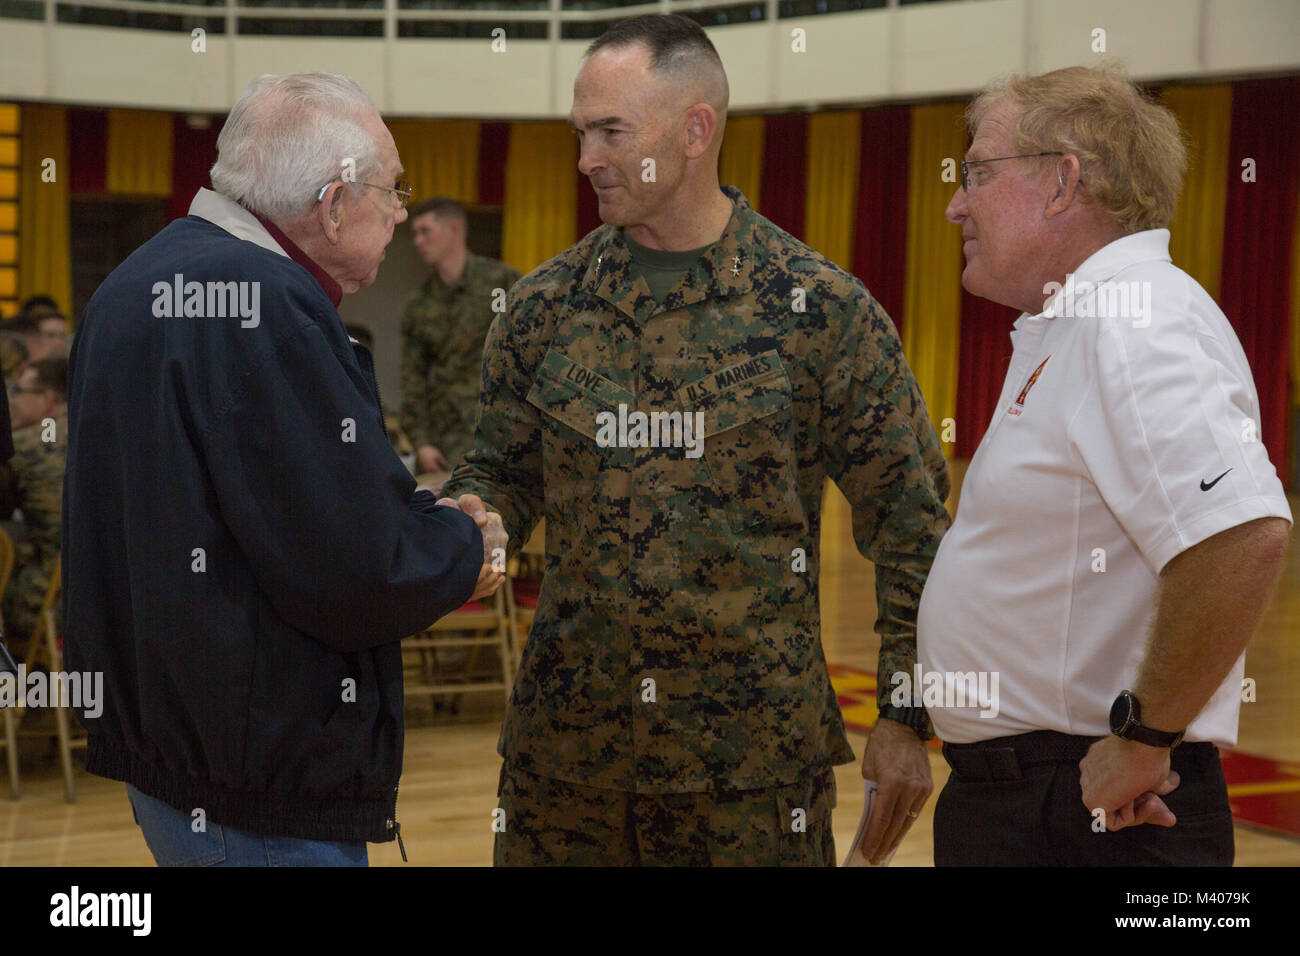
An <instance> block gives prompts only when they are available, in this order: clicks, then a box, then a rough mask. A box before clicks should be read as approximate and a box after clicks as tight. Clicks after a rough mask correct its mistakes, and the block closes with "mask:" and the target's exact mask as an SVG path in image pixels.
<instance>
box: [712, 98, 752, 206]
mask: <svg viewBox="0 0 1300 956" xmlns="http://www.w3.org/2000/svg"><path fill="white" fill-rule="evenodd" d="M718 182H720V183H721V184H722V185H724V186H735V187H736V188H737V189H739V190H740V191H741V192H742V193H744V194H745V198H746V199H748V200H749V204H750V205H751V206H753V207H754V208H755V209H758V193H759V190H760V189H761V188H762V186H763V117H761V116H731V117H728V118H727V127H726V129H724V130H723V131H722V152H721V154H720V155H719V156H718Z"/></svg>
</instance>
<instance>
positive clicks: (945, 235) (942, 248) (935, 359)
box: [903, 103, 974, 458]
mask: <svg viewBox="0 0 1300 956" xmlns="http://www.w3.org/2000/svg"><path fill="white" fill-rule="evenodd" d="M964 109H965V104H964V103H935V104H930V105H926V106H917V107H913V109H912V145H911V152H910V157H909V163H908V186H907V276H906V280H905V286H904V296H903V352H904V353H905V354H906V356H907V361H908V364H909V365H911V367H912V372H913V373H914V374H915V375H916V381H917V384H918V385H919V386H920V387H921V393H922V394H923V395H924V396H925V404H926V407H927V408H928V410H929V412H930V419H931V421H933V422H934V427H935V429H936V430H937V431H940V432H942V431H943V420H944V419H945V418H953V419H954V420H956V418H957V367H958V359H957V354H958V350H959V349H960V346H961V335H960V322H961V262H962V258H961V230H960V229H958V228H957V227H956V226H954V225H953V224H952V223H950V222H948V220H946V219H945V218H944V217H943V211H944V209H945V208H946V207H947V205H948V201H949V200H950V199H952V194H953V190H954V189H956V188H957V186H956V184H955V183H950V182H945V181H944V180H943V177H942V175H941V174H942V172H943V169H944V161H945V160H949V159H951V160H954V161H957V160H960V159H961V157H962V156H964V155H965V154H966V127H965V124H964V123H963V122H962V111H963V110H964ZM963 426H964V427H966V428H970V427H973V426H974V422H962V421H959V420H958V421H957V427H958V428H961V427H963ZM954 448H955V445H953V444H944V445H943V449H944V453H945V454H946V455H948V457H950V458H951V457H952V453H953V449H954Z"/></svg>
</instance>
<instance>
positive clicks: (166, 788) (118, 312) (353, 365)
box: [63, 73, 505, 866]
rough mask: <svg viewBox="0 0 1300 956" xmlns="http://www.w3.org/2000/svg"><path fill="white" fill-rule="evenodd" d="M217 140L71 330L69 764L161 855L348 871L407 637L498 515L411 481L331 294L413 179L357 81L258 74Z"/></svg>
mask: <svg viewBox="0 0 1300 956" xmlns="http://www.w3.org/2000/svg"><path fill="white" fill-rule="evenodd" d="M218 152H219V157H218V160H217V163H216V165H215V166H213V168H212V184H213V189H212V190H207V189H202V190H200V191H199V193H198V195H197V196H196V197H195V199H194V202H193V204H192V205H191V207H190V215H189V216H188V217H187V218H185V219H181V220H177V221H176V222H173V223H172V224H171V225H169V226H168V227H167V228H166V229H164V230H163V231H162V232H160V233H159V234H158V235H156V236H154V238H152V239H151V240H149V241H148V242H147V243H145V244H144V245H143V246H141V247H140V248H139V249H137V250H136V251H135V252H134V253H133V254H132V255H131V256H130V257H129V258H128V259H127V260H126V261H125V262H124V263H122V265H121V266H119V267H118V268H117V269H116V270H114V272H113V273H112V275H110V276H109V277H108V279H106V280H105V281H104V284H103V285H101V286H100V288H99V290H98V291H97V292H96V293H95V296H94V298H92V299H91V301H90V304H89V305H88V306H87V308H86V310H85V314H84V316H83V318H82V321H81V325H80V328H79V330H78V333H77V337H76V340H75V342H74V343H73V348H72V356H71V364H70V372H69V375H70V389H69V396H68V418H69V432H70V434H69V437H68V441H69V448H68V470H67V478H66V481H65V484H64V502H63V507H64V514H65V530H64V536H63V575H64V611H65V621H66V635H65V637H66V649H67V666H68V667H69V669H72V670H76V671H100V672H102V673H103V675H104V689H105V693H104V698H105V700H104V705H103V712H102V714H101V715H100V716H99V717H98V718H96V719H93V720H90V719H87V720H85V721H84V722H85V724H86V727H87V730H88V732H89V746H88V749H87V756H86V763H87V768H88V769H89V770H90V771H91V772H92V773H96V774H99V775H101V776H105V777H109V778H111V779H114V780H123V781H125V782H126V783H127V786H128V795H129V796H130V799H131V803H132V807H133V810H134V813H135V818H136V821H137V822H138V823H139V824H140V826H141V828H142V829H143V831H144V835H145V839H146V842H147V843H148V845H149V848H150V850H151V851H152V852H153V855H154V858H155V859H156V860H157V861H158V863H159V864H160V865H212V864H225V865H232V864H234V865H238V864H248V865H262V866H266V865H280V864H286V865H293V864H325V865H328V864H337V865H365V863H366V847H365V844H366V842H385V841H389V840H392V839H394V837H397V838H398V839H399V842H400V831H399V827H398V824H397V821H396V816H397V814H396V808H397V783H398V778H399V776H400V774H401V767H402V737H403V727H402V667H401V648H400V645H399V641H400V640H401V638H402V637H403V636H404V635H407V634H411V633H414V632H416V631H419V630H421V629H422V628H424V627H425V626H427V625H428V624H430V623H431V622H433V621H434V620H436V619H437V618H439V617H440V616H442V615H444V614H446V613H447V612H449V611H452V610H454V609H455V608H457V607H459V606H460V605H461V604H463V603H464V602H465V601H467V600H469V599H470V598H471V597H473V598H479V597H485V596H487V595H489V594H491V593H493V592H494V591H495V590H496V588H497V587H498V586H499V585H500V582H501V577H502V576H501V575H500V574H497V573H495V572H494V571H493V569H492V563H493V562H491V561H490V555H491V553H492V550H493V549H494V548H497V547H504V545H505V541H504V532H503V531H501V530H500V526H499V519H497V520H495V521H493V520H492V519H496V516H495V515H493V516H491V518H489V516H488V515H487V514H486V513H475V514H466V513H464V512H463V511H462V510H461V509H459V508H447V507H440V506H438V505H436V503H435V499H434V497H433V496H432V495H431V494H429V493H428V492H425V491H417V490H416V486H415V482H414V480H413V479H412V478H411V477H410V475H409V474H408V473H407V471H406V469H405V468H404V467H403V465H402V463H401V461H400V460H399V459H398V457H397V456H396V454H394V452H393V450H392V447H391V445H390V444H389V442H388V436H387V433H386V431H385V428H384V421H383V415H382V412H381V410H380V399H379V392H378V386H377V384H376V381H375V376H374V371H373V363H372V361H371V357H370V353H369V352H368V351H367V350H366V349H365V348H364V347H362V346H360V345H357V344H355V343H353V342H351V341H350V340H349V337H348V335H347V333H346V332H345V331H344V328H343V322H342V321H341V319H340V318H339V314H338V312H337V308H338V305H339V302H340V301H341V299H342V297H343V295H344V294H345V293H350V292H356V291H357V290H358V289H362V288H365V287H366V286H368V285H370V283H371V282H373V281H374V279H375V274H376V272H377V270H378V268H379V263H380V261H381V260H382V259H383V257H384V247H385V246H387V245H388V243H389V241H390V240H391V239H392V237H393V228H394V226H395V225H396V224H397V223H399V222H401V221H403V220H404V219H405V218H406V211H405V205H406V200H407V199H408V198H409V195H410V187H409V186H408V185H407V184H406V183H404V182H401V181H400V180H399V179H398V176H399V175H400V174H401V172H402V167H401V162H400V160H399V158H398V155H397V149H396V146H395V145H394V143H393V138H392V136H391V135H390V134H389V132H388V130H387V129H386V128H385V127H384V124H383V122H382V120H381V119H380V117H379V114H378V112H377V110H376V109H375V105H374V103H373V101H372V100H371V99H370V97H369V96H368V95H367V94H366V93H365V91H364V90H362V89H361V87H360V86H358V85H357V84H356V83H355V82H353V81H352V80H350V79H348V78H346V77H342V76H337V75H333V74H320V73H316V74H294V75H287V76H263V77H260V78H259V79H257V80H254V81H253V82H252V83H251V84H250V85H249V87H248V89H247V90H246V91H245V93H244V95H243V96H242V97H241V98H240V100H239V102H238V103H237V104H236V105H235V107H234V109H233V110H232V111H231V114H230V116H229V118H228V120H227V122H226V125H225V127H224V129H223V130H222V133H221V137H220V139H219V140H218ZM471 510H474V509H471Z"/></svg>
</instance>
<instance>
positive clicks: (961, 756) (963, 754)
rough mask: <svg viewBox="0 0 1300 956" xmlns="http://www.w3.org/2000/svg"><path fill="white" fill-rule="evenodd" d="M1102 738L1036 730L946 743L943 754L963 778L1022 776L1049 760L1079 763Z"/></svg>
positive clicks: (1010, 778) (1004, 778)
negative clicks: (962, 742) (969, 742)
mask: <svg viewBox="0 0 1300 956" xmlns="http://www.w3.org/2000/svg"><path fill="white" fill-rule="evenodd" d="M1098 739H1099V738H1097V737H1076V736H1073V735H1071V734H1062V733H1058V732H1057V731H1055V730H1035V731H1033V732H1032V733H1028V734H1016V735H1015V736H1012V737H997V738H994V739H993V740H981V741H980V742H979V743H974V744H944V745H943V757H944V759H945V760H947V761H948V766H950V767H952V769H953V772H954V773H956V774H957V776H959V777H961V779H962V780H971V781H987V780H1019V779H1020V778H1021V776H1022V775H1023V773H1024V771H1025V770H1028V769H1029V768H1030V767H1034V766H1037V765H1039V764H1045V763H1078V762H1079V761H1080V760H1082V759H1083V758H1084V755H1086V754H1087V753H1088V748H1089V747H1091V746H1092V745H1093V744H1094V743H1095V742H1096V741H1097V740H1098Z"/></svg>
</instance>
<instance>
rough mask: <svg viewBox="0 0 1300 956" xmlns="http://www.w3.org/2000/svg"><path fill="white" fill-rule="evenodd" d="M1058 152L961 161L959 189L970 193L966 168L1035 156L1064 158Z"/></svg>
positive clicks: (1062, 154)
mask: <svg viewBox="0 0 1300 956" xmlns="http://www.w3.org/2000/svg"><path fill="white" fill-rule="evenodd" d="M1064 155H1065V154H1064V153H1062V152H1060V151H1059V150H1055V151H1048V152H1046V153H1024V154H1023V155H1021V156H996V157H994V158H993V159H963V160H962V161H961V188H962V189H964V190H966V192H970V191H971V188H970V176H969V174H968V172H967V167H968V166H978V165H980V164H981V163H1000V162H1002V160H1004V159H1032V158H1034V157H1035V156H1064Z"/></svg>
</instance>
